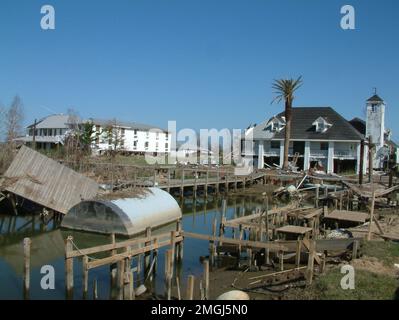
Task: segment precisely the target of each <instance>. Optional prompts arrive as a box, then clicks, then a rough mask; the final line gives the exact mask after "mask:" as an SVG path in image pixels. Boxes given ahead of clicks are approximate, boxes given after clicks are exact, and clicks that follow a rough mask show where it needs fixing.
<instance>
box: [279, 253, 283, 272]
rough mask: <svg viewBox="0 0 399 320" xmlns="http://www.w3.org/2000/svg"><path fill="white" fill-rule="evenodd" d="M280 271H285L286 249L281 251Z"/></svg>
mask: <svg viewBox="0 0 399 320" xmlns="http://www.w3.org/2000/svg"><path fill="white" fill-rule="evenodd" d="M279 262H280V271H284V251H282V250H281V251H280V252H279Z"/></svg>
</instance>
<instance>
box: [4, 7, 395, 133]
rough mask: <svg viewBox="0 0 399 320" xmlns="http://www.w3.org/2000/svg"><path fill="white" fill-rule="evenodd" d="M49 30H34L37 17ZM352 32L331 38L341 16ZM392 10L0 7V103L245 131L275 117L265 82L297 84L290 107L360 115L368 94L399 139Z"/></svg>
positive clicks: (29, 112) (32, 110) (32, 112)
mask: <svg viewBox="0 0 399 320" xmlns="http://www.w3.org/2000/svg"><path fill="white" fill-rule="evenodd" d="M44 4H51V5H53V6H54V8H55V10H56V30H53V31H43V30H42V29H41V28H40V19H41V17H42V15H41V14H40V8H41V6H42V5H44ZM345 4H351V5H353V6H354V7H355V10H356V30H346V31H344V30H342V29H341V28H340V19H341V16H342V15H341V13H340V8H341V7H342V6H343V5H345ZM398 15H399V2H398V1H397V0H382V1H381V0H378V1H377V0H363V1H355V0H346V1H338V0H328V1H327V0H325V1H322V0H306V1H305V0H246V1H244V0H212V1H208V0H201V1H200V0H115V1H107V0H103V1H94V0H85V1H77V0H62V1H55V0H46V1H35V0H29V1H27V0H25V1H22V0H1V1H0V102H1V103H2V104H3V105H8V104H9V103H10V101H11V100H12V97H13V96H14V95H15V94H17V93H18V94H19V95H20V96H21V97H22V99H23V101H24V105H25V113H26V120H25V122H26V123H27V122H30V121H32V120H33V119H34V118H35V117H36V118H40V117H42V116H45V115H47V114H49V113H51V112H57V113H58V112H59V113H62V112H63V113H65V112H66V111H67V109H68V108H73V109H75V110H77V111H78V112H79V114H80V115H81V116H83V117H100V118H114V117H116V118H119V119H123V120H131V121H138V122H144V123H149V124H153V125H157V126H162V127H166V126H167V121H168V120H176V121H177V125H178V127H179V128H182V127H190V128H194V129H196V130H198V129H200V128H219V129H220V128H225V127H227V128H245V127H247V126H248V124H250V123H259V122H261V121H262V120H264V119H265V118H266V117H269V116H271V115H273V114H276V113H278V112H280V111H282V109H283V106H282V105H271V104H270V102H271V101H272V98H273V92H272V90H271V82H272V80H273V79H275V78H281V77H296V76H298V75H302V76H303V78H304V85H303V87H302V88H301V89H300V90H299V91H298V93H297V99H296V101H295V105H297V106H332V107H334V108H335V109H336V110H337V111H339V112H340V113H341V114H342V115H343V116H345V117H346V118H348V119H349V118H352V117H354V116H359V117H364V109H365V100H366V99H367V98H369V97H370V96H371V95H372V93H373V92H372V90H373V89H372V88H373V87H377V88H378V93H379V94H380V96H381V97H382V98H384V99H385V100H386V102H387V105H388V107H387V125H388V126H389V127H391V128H392V129H393V133H394V138H395V139H396V140H399V127H398V126H397V123H398V119H399V111H398V103H399V90H398V78H397V77H398V71H399V62H398V57H399V45H398V39H399V37H398V33H399V19H398Z"/></svg>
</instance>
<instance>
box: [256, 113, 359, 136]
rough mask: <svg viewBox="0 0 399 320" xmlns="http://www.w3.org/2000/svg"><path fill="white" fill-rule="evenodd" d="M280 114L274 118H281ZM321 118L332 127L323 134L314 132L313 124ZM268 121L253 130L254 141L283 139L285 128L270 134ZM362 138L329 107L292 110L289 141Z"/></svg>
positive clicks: (282, 114)
mask: <svg viewBox="0 0 399 320" xmlns="http://www.w3.org/2000/svg"><path fill="white" fill-rule="evenodd" d="M283 116H284V112H281V113H280V114H278V115H277V116H276V117H279V118H281V117H283ZM319 117H322V118H323V119H325V120H326V121H327V122H328V123H330V124H332V126H331V127H330V128H329V129H328V130H327V131H325V132H316V131H315V127H314V125H313V122H314V121H315V120H316V119H317V118H319ZM268 123H269V120H265V121H264V122H262V123H261V124H259V125H258V126H256V127H255V128H254V131H253V137H254V139H272V140H281V139H284V135H285V128H284V129H283V130H281V131H279V132H275V133H270V131H269V130H266V127H267V124H268ZM362 138H363V135H362V134H360V133H359V132H358V131H357V130H356V129H355V128H354V127H353V126H352V125H351V124H350V123H349V122H348V121H347V120H346V119H344V118H343V117H342V116H341V115H340V114H339V113H337V112H336V111H335V110H334V109H333V108H331V107H298V108H293V109H292V122H291V139H293V140H344V141H345V140H350V141H359V140H361V139H362Z"/></svg>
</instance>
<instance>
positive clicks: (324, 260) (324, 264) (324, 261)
mask: <svg viewBox="0 0 399 320" xmlns="http://www.w3.org/2000/svg"><path fill="white" fill-rule="evenodd" d="M326 259H327V255H326V254H325V253H323V255H322V256H321V259H320V260H321V264H320V273H324V272H325V270H326Z"/></svg>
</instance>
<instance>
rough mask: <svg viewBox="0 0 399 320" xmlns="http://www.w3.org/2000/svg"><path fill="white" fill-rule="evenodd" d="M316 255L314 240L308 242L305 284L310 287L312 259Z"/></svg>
mask: <svg viewBox="0 0 399 320" xmlns="http://www.w3.org/2000/svg"><path fill="white" fill-rule="evenodd" d="M315 255H316V243H315V241H314V240H312V241H309V258H308V267H307V270H306V283H307V284H308V285H311V284H312V282H313V268H314V259H315Z"/></svg>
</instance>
